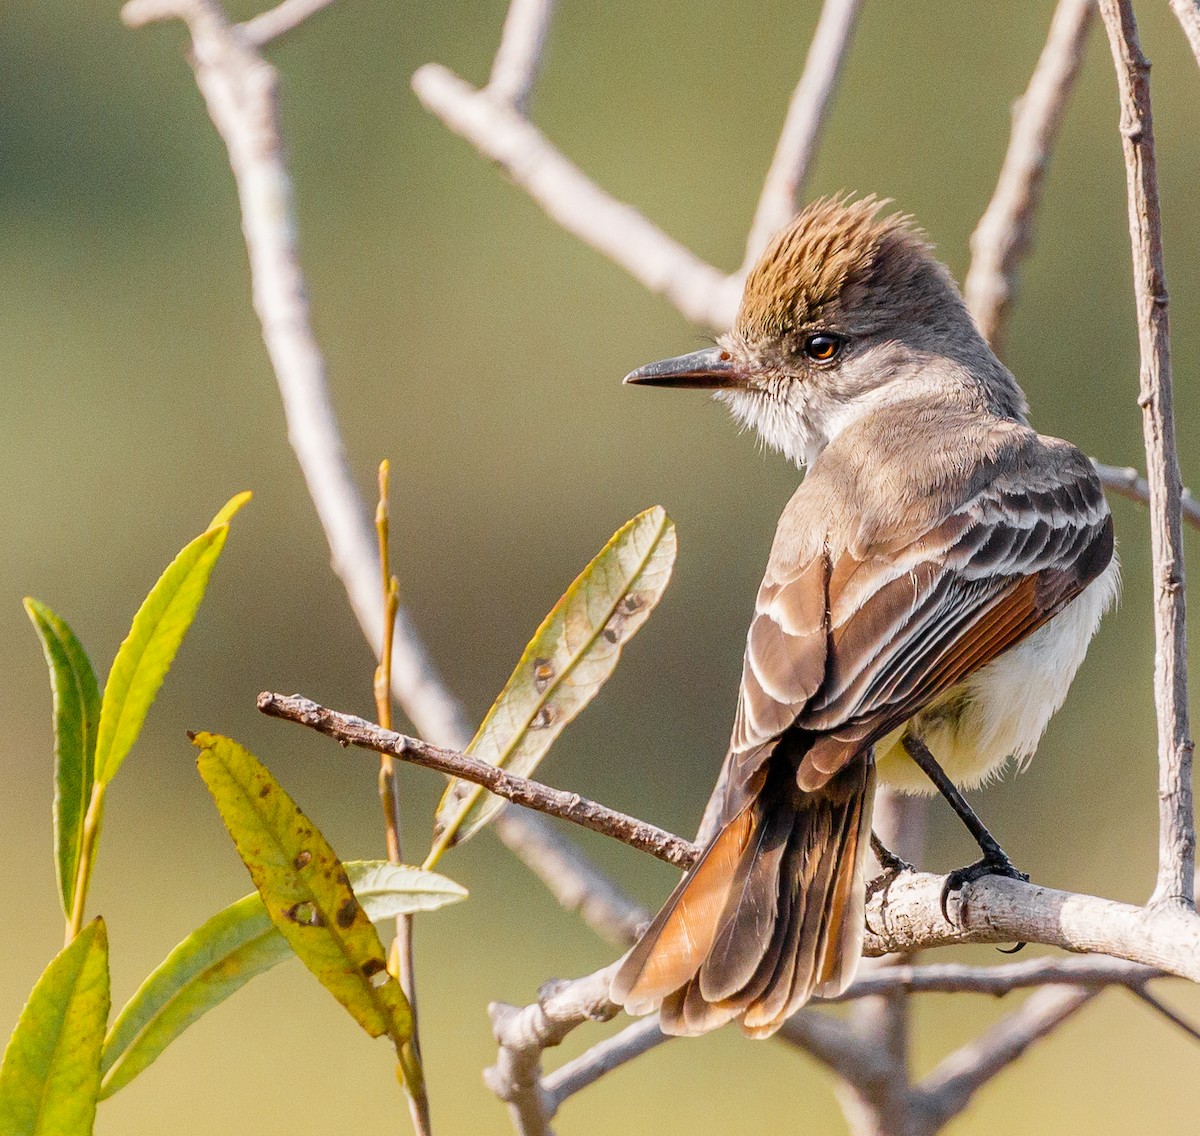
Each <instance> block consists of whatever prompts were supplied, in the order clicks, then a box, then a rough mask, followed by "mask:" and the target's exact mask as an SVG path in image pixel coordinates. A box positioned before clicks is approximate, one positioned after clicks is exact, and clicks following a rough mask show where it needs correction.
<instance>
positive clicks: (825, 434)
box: [715, 378, 913, 467]
mask: <svg viewBox="0 0 1200 1136" xmlns="http://www.w3.org/2000/svg"><path fill="white" fill-rule="evenodd" d="M912 393H913V392H912V380H911V378H908V379H906V380H905V381H904V382H903V383H902V382H901V380H899V379H894V380H892V381H891V382H886V383H883V384H881V385H879V386H877V387H874V388H872V389H871V390H868V391H865V392H863V393H862V394H859V395H857V396H856V397H853V398H849V399H844V398H838V397H837V396H836V395H835V394H834V393H833V392H831V391H828V390H821V389H820V388H819V387H816V386H811V385H809V384H805V383H800V382H796V381H794V380H775V379H773V380H770V381H769V382H768V384H767V385H766V386H765V387H763V388H759V389H750V390H740V389H739V390H724V391H719V392H718V393H717V394H716V396H715V397H716V398H717V399H718V400H719V401H721V402H724V403H725V404H726V405H727V406H728V407H729V410H730V413H731V414H732V415H733V417H734V419H735V420H736V421H737V422H738V424H739V425H740V426H742V427H743V428H749V429H753V430H754V431H755V432H756V433H757V434H758V436H759V437H760V438H761V439H762V442H763V445H765V446H767V447H768V448H769V449H772V450H775V451H777V452H778V453H781V454H783V455H784V457H786V458H788V459H790V460H791V461H793V462H795V464H796V465H798V466H801V467H804V466H811V465H812V463H813V462H815V461H816V460H817V458H818V457H820V456H821V451H822V450H824V449H825V447H826V446H828V445H829V444H830V443H831V442H832V441H833V440H834V439H835V438H836V437H837V436H838V435H839V434H841V433H842V432H843V431H844V430H846V429H847V428H848V427H850V426H852V425H853V424H854V423H855V422H857V421H858V420H859V419H860V418H863V417H865V416H866V415H868V414H870V413H872V412H873V411H875V410H878V409H879V408H881V407H884V406H888V405H891V404H892V403H895V402H899V401H900V400H901V398H902V397H903V398H909V397H911V396H912Z"/></svg>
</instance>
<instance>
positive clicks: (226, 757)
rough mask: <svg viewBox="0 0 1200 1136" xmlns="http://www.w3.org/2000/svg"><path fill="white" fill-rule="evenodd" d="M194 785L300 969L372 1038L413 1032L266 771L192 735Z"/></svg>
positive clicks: (357, 908)
mask: <svg viewBox="0 0 1200 1136" xmlns="http://www.w3.org/2000/svg"><path fill="white" fill-rule="evenodd" d="M194 741H195V744H196V745H197V746H198V747H199V749H200V756H199V758H197V765H198V766H199V769H200V776H201V777H203V778H204V783H205V784H206V785H207V786H208V789H209V792H210V793H212V796H213V800H215V801H216V803H217V808H218V810H219V811H220V813H221V819H222V820H223V821H224V822H225V827H226V828H227V829H229V834H230V836H232V837H233V842H234V844H235V845H236V846H237V850H238V855H239V856H241V858H242V862H243V863H244V864H245V865H246V868H247V869H248V870H249V872H250V878H251V879H252V880H253V881H254V886H255V887H256V888H258V893H259V895H260V896H262V900H263V903H264V904H265V905H266V908H267V913H268V914H269V915H270V917H271V922H272V923H274V924H275V926H276V927H277V928H278V929H279V931H280V932H281V933H282V935H283V937H284V938H285V939H287V941H288V943H289V944H290V945H291V948H292V950H294V951H295V952H296V954H297V955H298V956H299V958H300V961H301V962H303V963H304V965H305V966H306V967H308V969H309V970H310V971H312V973H313V974H314V975H315V976H316V977H317V979H318V980H319V981H320V982H321V984H322V985H323V986H324V987H325V989H327V990H328V991H329V992H330V993H331V994H332V995H333V996H334V997H335V998H336V999H337V1000H338V1001H339V1002H340V1003H341V1004H342V1005H343V1006H344V1007H345V1008H346V1009H347V1010H348V1011H349V1012H350V1014H351V1016H352V1017H353V1018H354V1020H355V1021H356V1022H358V1024H359V1025H361V1026H362V1027H363V1029H365V1030H366V1031H367V1033H369V1034H370V1035H371V1036H372V1037H379V1036H380V1035H381V1034H385V1033H386V1034H389V1035H390V1036H391V1037H392V1039H393V1040H394V1041H395V1043H396V1046H397V1048H399V1047H400V1046H401V1045H402V1044H403V1043H404V1042H405V1041H407V1039H408V1037H409V1035H410V1034H411V1032H412V1015H411V1012H410V1011H409V1006H408V1000H407V999H406V998H405V997H404V991H403V990H401V989H400V984H399V983H398V982H397V981H396V980H395V979H394V978H393V977H392V976H391V975H390V974H388V972H387V955H386V953H385V951H384V948H383V943H382V942H381V941H380V939H379V934H378V933H377V932H376V930H375V928H374V926H372V924H371V920H370V919H369V918H368V917H367V914H366V912H365V911H363V909H362V906H361V905H360V904H359V902H358V900H357V899H355V898H354V892H353V890H352V889H351V887H350V880H349V877H348V876H347V874H346V869H345V867H344V866H343V865H342V863H341V861H340V860H338V858H337V856H336V855H335V854H334V851H333V849H332V848H330V846H329V844H328V842H327V841H326V840H325V838H324V837H323V836H322V835H321V833H320V832H319V831H318V830H317V827H316V825H314V824H313V823H312V821H310V820H309V819H308V818H307V817H306V816H305V815H304V814H303V813H302V812H301V811H300V810H299V809H298V808H297V807H296V804H295V802H294V801H292V799H291V798H290V797H289V796H288V795H287V794H286V793H285V792H284V791H283V789H282V788H281V787H280V785H279V783H278V782H277V781H276V780H275V778H274V777H272V776H271V774H270V773H269V772H268V771H267V769H266V767H265V766H264V765H263V764H262V763H261V762H260V761H259V760H258V759H257V758H256V757H255V756H254V755H253V754H252V753H250V752H249V751H248V750H245V749H243V748H242V747H241V746H240V745H238V744H237V743H236V742H234V741H231V740H230V739H229V738H224V737H221V736H219V735H216V734H197V735H196V737H195V739H194Z"/></svg>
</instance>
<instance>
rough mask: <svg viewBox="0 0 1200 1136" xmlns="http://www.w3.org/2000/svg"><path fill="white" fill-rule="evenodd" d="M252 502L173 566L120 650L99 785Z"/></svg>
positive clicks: (136, 728) (101, 746) (101, 745)
mask: <svg viewBox="0 0 1200 1136" xmlns="http://www.w3.org/2000/svg"><path fill="white" fill-rule="evenodd" d="M248 499H249V494H247V493H239V494H238V495H237V496H236V497H234V498H232V499H231V500H230V501H229V502H228V503H227V504H226V505H225V507H224V508H223V509H222V510H221V511H220V512H219V513H218V514H217V515H216V517H214V518H213V524H212V527H210V528H208V529H206V530H205V531H204V532H202V533H201V534H200V535H199V536H198V537H196V539H195V540H193V541H192V542H191V543H190V544H188V545H187V546H186V547H185V548H184V549H183V551H182V552H180V553H179V555H178V556H176V557H175V559H174V560H173V561H171V563H170V564H169V565H168V566H167V570H166V571H165V572H164V573H163V574H162V575H161V576H160V577H159V578H158V582H157V583H156V584H155V585H154V587H153V588H151V589H150V594H149V595H148V596H147V597H146V599H145V600H144V601H143V603H142V606H141V607H140V608H139V609H138V613H137V615H135V616H134V617H133V625H132V626H131V627H130V629H129V634H128V635H127V636H126V637H125V641H124V642H123V643H122V644H121V646H120V648H119V649H118V651H117V657H116V658H115V659H114V660H113V665H112V670H111V671H109V673H108V682H106V683H105V685H104V700H103V703H102V705H101V709H100V731H99V736H98V737H97V739H96V780H97V781H99V782H102V783H107V782H109V781H111V780H112V779H113V777H114V776H115V775H116V772H117V770H118V769H119V768H120V766H121V762H122V761H124V760H125V758H126V756H127V755H128V753H129V751H130V749H132V748H133V743H134V742H135V741H137V736H138V734H139V733H140V732H141V729H142V724H143V723H144V722H145V721H146V714H147V712H148V711H149V709H150V706H151V704H152V703H153V702H154V699H155V697H156V696H157V694H158V691H159V688H160V687H161V686H162V684H163V679H165V678H166V677H167V671H168V670H170V669H171V663H172V662H174V660H175V654H176V652H177V651H178V650H179V645H180V644H181V643H182V642H183V637H184V635H186V634H187V629H188V628H189V627H191V625H192V620H193V619H195V618H196V609H197V608H198V607H199V606H200V601H201V600H202V599H203V598H204V591H205V589H206V588H207V587H208V578H209V576H211V575H212V570H213V568H214V567H215V566H216V563H217V560H218V558H219V557H220V555H221V549H223V548H224V547H225V538H226V537H227V536H228V535H229V518H230V517H232V516H233V514H234V513H236V512H237V511H238V509H240V508H241V507H242V505H244V504H245V503H246V501H247V500H248Z"/></svg>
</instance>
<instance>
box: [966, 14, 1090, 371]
mask: <svg viewBox="0 0 1200 1136" xmlns="http://www.w3.org/2000/svg"><path fill="white" fill-rule="evenodd" d="M1093 7H1094V5H1093V0H1059V4H1058V7H1057V8H1056V9H1055V12H1054V18H1053V20H1052V21H1051V23H1050V33H1049V35H1048V36H1047V37H1046V46H1045V47H1043V48H1042V54H1041V56H1040V57H1039V58H1038V62H1037V66H1036V67H1035V68H1034V71H1033V76H1032V78H1031V79H1030V80H1029V86H1028V87H1027V88H1026V91H1025V94H1024V95H1022V96H1021V98H1020V99H1019V100H1018V101H1017V103H1016V105H1015V106H1014V107H1013V125H1012V135H1011V137H1010V138H1009V142H1008V153H1006V154H1005V155H1004V164H1003V166H1002V167H1001V169H1000V178H999V180H998V181H997V182H996V188H995V190H994V191H993V193H992V199H991V201H989V202H988V207H987V209H986V210H985V211H984V214H983V216H982V217H981V218H980V219H979V224H978V225H977V226H976V227H975V232H974V233H972V235H971V267H970V269H969V270H968V272H967V279H966V282H965V284H964V287H963V295H964V299H965V300H966V302H967V307H968V308H969V309H970V312H971V315H972V316H974V317H975V322H976V324H978V326H979V330H980V331H981V332H982V333H983V337H984V338H985V339H986V340H987V341H988V342H989V343H990V344H991V345H992V348H993V350H995V351H996V352H997V353H998V354H999V353H1000V351H1001V349H1002V347H1003V340H1004V330H1005V325H1006V323H1007V319H1008V313H1009V309H1010V308H1011V305H1012V297H1013V291H1014V288H1015V276H1016V271H1017V266H1018V264H1019V263H1020V261H1022V260H1023V259H1024V257H1025V253H1026V252H1027V251H1028V249H1029V243H1030V239H1031V237H1032V235H1033V216H1034V213H1035V212H1036V211H1037V207H1038V204H1039V202H1040V201H1041V197H1042V182H1043V180H1044V178H1045V174H1046V166H1047V163H1048V162H1049V159H1050V151H1051V149H1052V148H1053V146H1054V142H1055V140H1056V139H1057V137H1058V129H1059V127H1060V126H1061V125H1062V121H1063V117H1064V116H1065V114H1066V109H1067V102H1068V100H1069V99H1070V97H1071V91H1072V90H1073V89H1074V86H1075V79H1076V76H1077V75H1078V74H1079V65H1080V63H1081V62H1082V61H1083V49H1084V45H1085V43H1086V41H1087V32H1088V27H1089V26H1090V24H1091V19H1092V11H1093Z"/></svg>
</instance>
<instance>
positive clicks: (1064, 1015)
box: [917, 986, 1097, 1131]
mask: <svg viewBox="0 0 1200 1136" xmlns="http://www.w3.org/2000/svg"><path fill="white" fill-rule="evenodd" d="M1096 993H1097V991H1096V990H1094V989H1087V988H1084V987H1077V986H1068V987H1048V988H1046V989H1045V990H1039V991H1037V992H1036V993H1034V994H1031V995H1030V996H1029V998H1028V999H1027V1000H1026V1001H1025V1002H1024V1004H1023V1005H1022V1006H1021V1008H1020V1009H1019V1010H1017V1011H1015V1012H1014V1013H1012V1014H1009V1015H1008V1017H1006V1018H1004V1019H1002V1020H1001V1021H999V1022H997V1023H996V1025H995V1026H993V1027H992V1028H991V1029H990V1030H988V1031H987V1032H986V1033H985V1034H983V1035H982V1036H981V1037H979V1038H977V1039H976V1040H974V1041H972V1042H969V1043H968V1044H967V1045H964V1046H963V1047H962V1048H961V1049H959V1050H957V1051H956V1052H955V1053H952V1054H951V1055H950V1056H949V1057H947V1058H945V1059H944V1060H943V1061H942V1062H941V1064H940V1065H938V1066H937V1068H936V1069H934V1071H933V1072H932V1073H930V1074H929V1076H928V1077H926V1078H925V1079H924V1080H923V1081H921V1082H920V1084H919V1085H918V1086H917V1091H918V1093H919V1094H920V1100H921V1109H922V1111H924V1112H925V1113H926V1114H927V1115H928V1116H929V1118H930V1120H931V1121H932V1127H931V1129H930V1130H931V1131H937V1130H938V1129H940V1128H941V1127H942V1126H944V1125H945V1124H946V1123H948V1122H949V1121H950V1120H951V1118H953V1117H955V1116H957V1115H958V1114H959V1113H961V1112H962V1111H963V1109H965V1108H966V1107H967V1105H968V1104H970V1103H971V1098H972V1097H973V1096H974V1095H975V1093H976V1092H978V1091H979V1089H981V1088H982V1087H983V1086H984V1085H985V1084H987V1083H988V1081H990V1080H991V1079H992V1078H993V1077H995V1076H996V1075H997V1074H998V1073H1000V1072H1001V1071H1002V1070H1004V1069H1005V1068H1007V1067H1008V1066H1009V1065H1011V1064H1012V1063H1013V1062H1014V1061H1016V1060H1017V1059H1018V1058H1019V1057H1020V1056H1021V1055H1022V1054H1023V1053H1025V1051H1026V1050H1027V1049H1028V1048H1029V1047H1030V1046H1031V1045H1033V1043H1034V1042H1036V1041H1038V1040H1040V1039H1041V1038H1043V1037H1045V1036H1046V1035H1047V1034H1049V1033H1051V1032H1053V1031H1054V1030H1055V1029H1057V1028H1058V1027H1059V1026H1060V1025H1061V1024H1062V1023H1063V1022H1065V1021H1066V1020H1067V1019H1068V1018H1069V1017H1071V1016H1072V1015H1073V1014H1075V1013H1077V1012H1078V1011H1079V1010H1081V1009H1082V1008H1083V1007H1084V1006H1086V1005H1087V1004H1088V1002H1090V1001H1091V1000H1092V999H1093V998H1094V997H1095V996H1096Z"/></svg>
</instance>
